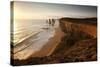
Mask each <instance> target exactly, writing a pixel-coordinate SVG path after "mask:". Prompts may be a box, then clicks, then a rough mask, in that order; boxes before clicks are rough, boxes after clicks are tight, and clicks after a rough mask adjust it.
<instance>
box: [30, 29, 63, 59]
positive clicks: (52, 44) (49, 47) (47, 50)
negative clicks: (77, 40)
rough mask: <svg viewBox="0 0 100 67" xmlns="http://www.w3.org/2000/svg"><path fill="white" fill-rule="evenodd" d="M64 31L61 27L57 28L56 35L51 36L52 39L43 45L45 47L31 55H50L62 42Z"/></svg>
mask: <svg viewBox="0 0 100 67" xmlns="http://www.w3.org/2000/svg"><path fill="white" fill-rule="evenodd" d="M64 35H65V34H64V32H63V31H62V30H61V28H60V27H58V28H55V35H54V37H52V38H50V40H49V41H48V42H47V43H46V44H45V45H44V46H43V48H42V49H41V50H40V51H38V52H36V53H35V54H33V55H32V56H31V57H43V56H49V55H51V53H52V52H53V51H54V49H55V48H56V46H57V45H58V44H59V43H60V41H61V38H62V37H63V36H64Z"/></svg>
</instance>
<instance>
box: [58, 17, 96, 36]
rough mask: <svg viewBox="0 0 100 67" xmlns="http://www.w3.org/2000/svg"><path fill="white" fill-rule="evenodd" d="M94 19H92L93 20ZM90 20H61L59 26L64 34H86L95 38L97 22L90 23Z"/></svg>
mask: <svg viewBox="0 0 100 67" xmlns="http://www.w3.org/2000/svg"><path fill="white" fill-rule="evenodd" d="M93 19H94V18H93ZM91 20H92V18H91V19H88V20H87V19H77V20H76V19H69V18H61V19H60V20H59V21H60V26H61V28H62V30H63V31H64V32H65V33H69V34H70V32H72V31H73V32H79V31H81V32H84V33H87V34H89V35H91V36H93V37H94V38H96V37H97V20H96V19H95V20H93V21H91Z"/></svg>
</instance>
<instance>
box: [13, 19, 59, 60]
mask: <svg viewBox="0 0 100 67" xmlns="http://www.w3.org/2000/svg"><path fill="white" fill-rule="evenodd" d="M58 26H59V22H58V20H55V24H54V25H53V26H52V25H51V24H49V23H48V21H47V19H45V20H32V19H28V20H26V19H19V20H18V19H17V20H14V23H13V32H12V34H13V43H14V44H13V46H14V48H13V54H14V59H20V60H22V59H26V58H28V57H30V56H31V55H32V54H34V53H35V52H36V51H39V50H41V48H42V47H43V46H44V45H45V44H46V43H47V42H48V41H49V39H50V38H52V37H53V36H54V35H55V28H57V27H58Z"/></svg>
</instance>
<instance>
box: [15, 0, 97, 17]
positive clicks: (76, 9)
mask: <svg viewBox="0 0 100 67" xmlns="http://www.w3.org/2000/svg"><path fill="white" fill-rule="evenodd" d="M60 17H75V18H77V17H78V18H84V17H97V7H96V6H79V5H68V4H51V3H36V2H21V1H19V2H18V1H16V2H14V18H15V19H45V18H60Z"/></svg>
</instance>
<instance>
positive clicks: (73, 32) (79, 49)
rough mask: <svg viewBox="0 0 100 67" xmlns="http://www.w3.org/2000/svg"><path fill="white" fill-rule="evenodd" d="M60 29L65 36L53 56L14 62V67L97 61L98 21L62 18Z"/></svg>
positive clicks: (93, 19)
mask: <svg viewBox="0 0 100 67" xmlns="http://www.w3.org/2000/svg"><path fill="white" fill-rule="evenodd" d="M59 22H60V29H61V30H62V32H63V33H64V34H65V35H64V36H63V37H62V38H61V41H60V43H59V44H58V45H57V46H56V48H55V49H54V51H53V52H52V54H51V55H49V56H45V57H30V58H28V59H26V60H13V59H11V60H12V61H13V62H12V65H27V64H29V65H30V64H52V63H65V62H84V61H96V60H97V19H96V18H85V19H76V18H61V19H59Z"/></svg>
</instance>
